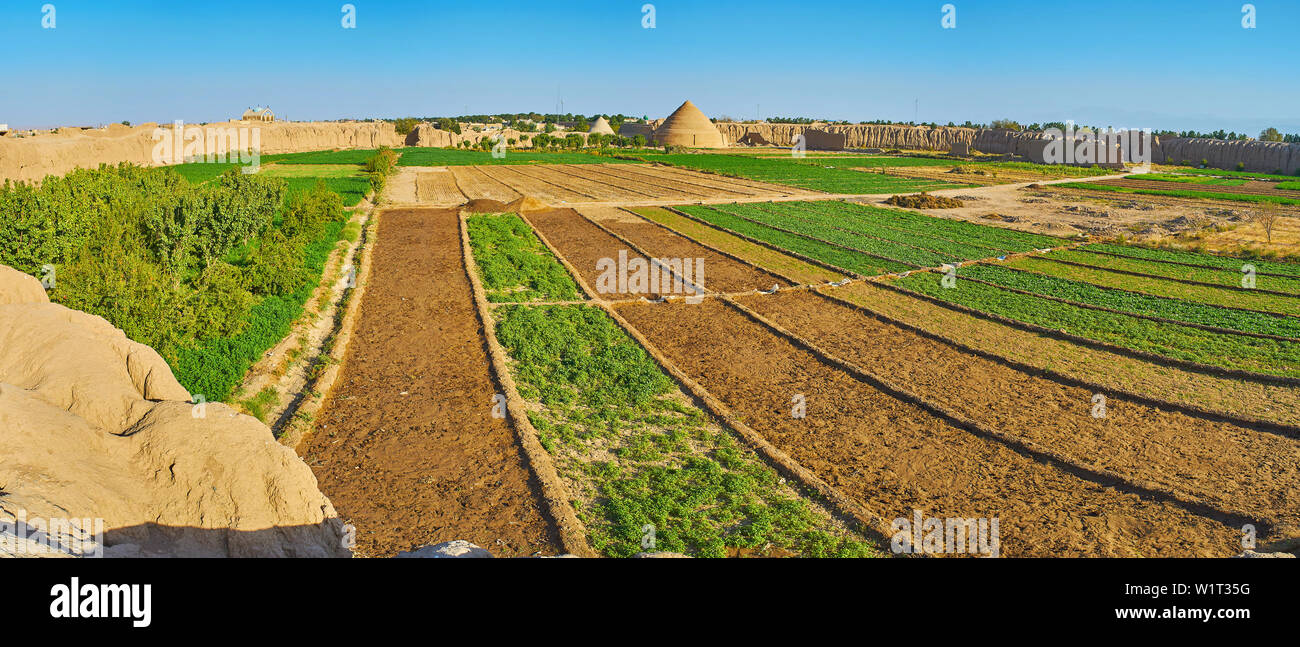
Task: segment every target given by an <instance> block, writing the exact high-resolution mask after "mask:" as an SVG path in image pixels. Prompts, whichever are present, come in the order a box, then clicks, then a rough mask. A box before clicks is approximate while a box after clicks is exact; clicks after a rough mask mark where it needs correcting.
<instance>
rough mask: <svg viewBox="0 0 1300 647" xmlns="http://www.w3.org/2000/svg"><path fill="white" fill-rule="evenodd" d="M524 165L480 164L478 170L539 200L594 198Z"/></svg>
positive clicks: (583, 200)
mask: <svg viewBox="0 0 1300 647" xmlns="http://www.w3.org/2000/svg"><path fill="white" fill-rule="evenodd" d="M529 168H530V167H526V166H508V165H501V166H481V167H479V171H481V172H482V173H483V174H484V175H486V176H488V177H490V178H492V179H494V180H496V181H498V182H500V183H502V184H504V185H506V186H509V187H510V188H511V190H513V191H516V192H518V193H520V194H523V195H528V196H532V197H534V198H540V199H541V200H543V201H545V202H548V203H551V204H559V203H562V202H591V201H593V200H595V198H594V197H593V196H591V195H588V194H585V193H580V192H578V191H576V190H571V189H567V188H565V187H564V186H557V185H556V184H554V183H552V182H548V181H546V180H542V179H540V178H537V177H535V176H533V175H532V174H531V173H529V172H528V171H529Z"/></svg>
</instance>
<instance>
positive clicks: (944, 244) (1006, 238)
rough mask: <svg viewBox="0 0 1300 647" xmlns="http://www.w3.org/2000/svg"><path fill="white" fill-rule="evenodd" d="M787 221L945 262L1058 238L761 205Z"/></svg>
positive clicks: (872, 209) (880, 213)
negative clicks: (917, 250)
mask: <svg viewBox="0 0 1300 647" xmlns="http://www.w3.org/2000/svg"><path fill="white" fill-rule="evenodd" d="M761 206H762V207H763V208H765V209H769V210H772V211H775V212H777V213H780V214H782V215H786V216H789V217H793V218H802V219H809V220H814V221H818V222H822V223H825V224H829V225H834V226H836V227H840V228H844V229H848V230H851V231H855V232H858V233H862V234H866V235H870V236H873V237H876V238H883V239H886V240H892V241H895V242H899V243H905V244H908V245H913V246H916V247H921V248H924V249H928V250H932V251H935V252H939V253H942V254H945V255H947V256H949V260H969V259H976V258H989V257H993V256H999V255H1001V254H1003V253H1006V252H1008V251H1013V252H1027V251H1030V250H1033V249H1040V248H1044V247H1055V246H1057V245H1060V244H1061V243H1062V242H1064V241H1062V240H1061V239H1059V238H1052V237H1050V236H1040V235H1037V234H1029V233H1024V232H1019V231H1014V230H1010V229H1001V228H998V227H989V226H985V225H977V224H974V223H969V222H965V221H961V220H947V219H943V218H936V217H933V216H926V215H924V214H919V213H914V212H910V211H903V210H900V209H887V208H884V207H876V206H872V205H865V204H858V203H856V202H841V201H837V200H827V201H817V202H779V203H771V204H764V205H761Z"/></svg>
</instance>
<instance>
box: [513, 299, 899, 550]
mask: <svg viewBox="0 0 1300 647" xmlns="http://www.w3.org/2000/svg"><path fill="white" fill-rule="evenodd" d="M495 314H496V318H497V322H496V330H497V337H498V339H500V341H501V344H502V346H504V347H505V349H506V351H507V352H508V353H509V354H510V356H511V359H512V371H513V372H514V373H515V375H516V379H517V381H518V384H519V391H520V395H521V396H523V397H524V398H525V399H527V400H529V401H531V402H533V403H536V408H535V409H533V410H532V411H530V413H529V420H530V421H531V422H532V424H533V426H534V427H535V428H536V429H537V431H538V434H539V435H540V436H541V438H540V440H541V442H542V445H543V447H545V448H546V449H547V451H548V452H550V453H551V454H552V456H553V457H554V459H555V461H556V464H557V469H558V470H559V471H560V474H561V476H562V478H564V479H565V480H566V481H567V482H568V484H569V486H570V490H571V491H573V492H574V493H575V499H576V501H575V508H576V510H577V512H578V514H579V516H580V518H581V519H582V521H583V523H584V525H585V526H586V527H587V530H588V534H589V539H590V542H591V545H592V548H594V549H595V550H596V551H597V552H599V553H601V554H603V555H607V556H611V557H628V556H631V555H634V554H636V553H638V552H643V551H649V550H653V551H669V552H682V553H687V554H690V555H695V556H699V557H726V556H733V555H745V554H755V555H771V556H778V555H802V556H807V557H857V556H872V555H875V554H877V553H876V551H875V549H874V547H873V546H872V545H871V544H869V543H867V542H866V541H864V540H862V539H861V538H858V537H855V536H854V535H852V534H850V533H848V532H847V531H845V530H843V529H840V528H837V527H835V525H834V524H833V523H832V522H831V521H830V519H829V518H828V517H827V516H826V515H825V514H824V513H822V512H820V511H817V510H815V509H814V508H813V507H811V506H810V505H809V504H808V503H807V502H805V501H804V500H802V499H801V498H800V497H799V496H798V494H797V493H796V492H795V491H793V490H792V489H791V488H790V487H789V486H787V485H785V484H783V483H782V480H781V479H780V478H779V476H778V475H777V474H776V472H775V471H774V470H772V469H771V468H770V467H768V466H767V465H765V464H764V463H763V462H762V461H761V460H760V459H759V458H758V456H756V455H755V454H754V453H753V452H752V451H750V450H749V449H747V448H746V447H744V446H743V445H741V444H740V443H739V442H737V441H736V439H735V438H734V437H733V436H732V435H731V433H730V432H729V431H727V430H726V429H723V428H720V427H718V426H717V425H715V424H713V423H711V422H710V421H709V420H708V419H707V417H706V416H705V415H704V414H703V412H702V411H700V410H699V409H696V408H695V407H693V406H691V405H689V404H688V403H687V402H686V401H685V400H684V398H682V397H681V396H680V394H678V393H677V391H676V389H675V388H674V386H673V383H672V381H671V380H669V379H668V378H667V376H665V375H664V374H663V372H662V371H661V370H660V369H659V366H658V365H657V364H656V363H655V362H654V360H653V359H652V358H651V357H650V356H649V354H647V353H646V352H645V350H644V349H642V348H641V347H640V346H638V345H637V344H636V342H634V341H633V340H632V339H631V338H629V337H628V336H627V335H626V334H625V333H623V331H622V330H621V329H620V328H619V327H618V325H617V324H615V323H614V321H613V320H612V319H610V318H609V316H608V315H606V314H605V313H604V312H603V311H602V310H600V309H598V308H595V307H589V306H505V307H502V308H499V309H497V310H496V311H495ZM651 542H652V543H651Z"/></svg>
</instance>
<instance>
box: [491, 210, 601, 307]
mask: <svg viewBox="0 0 1300 647" xmlns="http://www.w3.org/2000/svg"><path fill="white" fill-rule="evenodd" d="M466 229H467V230H468V232H469V241H470V249H471V250H472V251H473V254H474V263H475V264H476V265H477V266H478V271H479V276H480V277H481V278H482V279H483V288H484V290H486V291H487V296H488V300H489V301H494V302H498V303H503V302H514V303H524V302H528V301H570V300H575V299H578V298H579V296H578V286H577V285H576V284H574V282H573V279H572V278H570V277H569V275H568V273H567V272H565V270H564V267H563V266H561V265H560V263H559V261H557V260H555V257H554V256H552V255H551V253H550V251H549V250H547V249H546V247H545V246H544V245H542V242H541V241H540V240H538V239H537V235H536V234H534V233H533V230H532V228H531V227H529V226H528V223H525V222H524V221H523V220H522V219H521V218H520V217H519V216H516V215H514V214H510V213H503V214H484V215H476V216H470V217H469V218H468V219H466Z"/></svg>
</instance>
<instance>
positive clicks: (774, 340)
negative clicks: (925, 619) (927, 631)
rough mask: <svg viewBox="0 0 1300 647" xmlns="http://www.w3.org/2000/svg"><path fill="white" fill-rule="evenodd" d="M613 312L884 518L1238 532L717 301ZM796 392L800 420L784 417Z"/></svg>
mask: <svg viewBox="0 0 1300 647" xmlns="http://www.w3.org/2000/svg"><path fill="white" fill-rule="evenodd" d="M618 311H619V313H620V314H622V315H623V316H624V317H626V318H627V319H628V320H629V321H630V322H631V324H632V325H633V326H635V327H636V328H637V329H638V330H640V331H641V332H642V333H643V334H644V335H646V337H647V338H649V340H650V341H651V343H653V344H654V345H655V346H656V347H657V348H658V349H659V350H660V351H662V352H663V353H664V354H665V355H666V356H668V357H669V358H670V359H671V360H672V361H673V362H675V363H676V364H677V366H678V367H679V368H681V369H682V370H683V371H685V372H686V373H687V374H688V375H689V376H690V377H692V378H694V379H695V380H697V381H699V382H700V383H701V384H702V385H703V386H704V388H706V389H708V390H709V391H710V392H712V393H713V394H714V395H716V396H717V397H719V398H721V399H722V401H724V402H725V403H726V404H727V405H728V406H729V407H730V408H731V409H732V410H733V412H734V413H735V414H736V415H738V416H740V417H741V419H743V420H744V421H745V422H746V423H748V424H749V425H750V426H752V427H753V428H755V429H756V430H758V431H759V432H760V433H762V434H764V435H765V437H766V438H767V440H769V441H770V442H772V443H773V444H774V445H776V446H777V447H778V448H780V449H781V450H782V451H784V452H786V453H787V454H789V455H790V456H791V457H792V458H794V459H795V460H796V461H799V463H801V464H802V465H803V466H805V467H807V468H808V469H810V470H812V471H813V472H814V473H815V474H816V475H817V476H819V477H821V478H822V479H825V480H826V481H827V482H829V483H830V484H831V485H832V486H833V487H835V488H836V489H838V490H840V491H841V492H843V493H844V494H845V495H847V496H848V497H850V498H851V499H853V500H855V501H859V502H861V504H862V505H863V506H864V507H865V508H867V509H868V510H871V511H872V512H874V513H875V514H876V515H879V516H880V517H882V518H884V519H894V518H899V517H904V518H906V517H909V516H910V515H911V514H912V513H913V510H920V511H922V513H923V514H924V515H926V516H929V517H941V518H942V517H963V518H972V517H996V518H998V519H999V521H1000V534H1001V545H1002V554H1003V555H1009V556H1061V555H1092V556H1138V555H1141V556H1175V555H1180V556H1187V555H1202V556H1226V555H1231V554H1234V553H1236V552H1239V551H1240V531H1239V530H1237V529H1235V528H1230V527H1228V526H1225V525H1224V524H1221V523H1219V522H1216V521H1211V520H1209V519H1206V518H1203V517H1200V516H1197V515H1194V514H1191V513H1189V512H1187V511H1185V510H1183V509H1182V508H1180V507H1177V506H1175V505H1172V504H1169V503H1162V502H1157V501H1147V500H1143V499H1142V498H1141V497H1139V496H1138V495H1136V494H1132V493H1128V492H1124V491H1120V490H1118V489H1115V488H1112V487H1106V486H1103V485H1100V484H1098V483H1094V482H1092V481H1089V480H1085V479H1083V478H1080V477H1078V476H1075V475H1073V474H1071V473H1067V472H1066V471H1063V470H1062V469H1060V468H1058V467H1056V466H1054V465H1052V464H1049V463H1046V462H1040V461H1039V460H1036V459H1034V458H1032V457H1029V456H1026V455H1023V454H1021V453H1018V452H1016V451H1013V450H1011V449H1009V448H1007V447H1006V446H1004V445H1002V444H1000V443H998V442H995V441H992V440H987V439H984V438H981V437H978V436H976V435H974V434H972V433H970V432H967V431H965V430H961V429H958V428H956V427H953V426H951V425H949V424H947V423H945V422H943V421H942V420H940V419H938V418H936V417H934V416H932V415H929V414H927V413H926V412H924V411H923V410H921V409H920V408H918V407H916V406H914V405H911V404H907V403H904V402H902V401H900V400H897V399H895V398H893V397H890V396H888V395H885V394H884V393H882V392H880V391H877V390H876V389H874V388H872V387H870V386H868V385H867V384H865V383H863V382H860V381H858V380H855V379H853V378H852V377H850V376H849V375H847V374H846V373H844V372H843V371H839V370H835V369H832V368H830V367H828V366H827V365H825V364H823V363H822V362H821V361H819V360H818V359H817V358H816V357H815V356H813V355H812V354H811V353H809V352H807V351H805V350H802V349H800V348H798V347H796V346H794V345H793V344H791V343H790V342H788V341H787V340H785V339H783V338H781V337H778V336H777V335H775V334H774V333H772V332H770V331H769V330H767V329H766V328H763V327H762V326H760V325H759V324H757V323H755V322H753V321H751V320H750V319H748V318H746V317H745V316H744V315H742V314H740V313H739V312H737V311H735V310H734V309H731V308H729V307H728V306H726V305H725V304H722V303H720V302H718V301H717V300H714V299H707V300H705V301H704V303H701V304H697V305H689V304H654V305H650V304H646V305H624V306H619V307H618ZM797 396H802V398H804V401H805V402H806V406H807V412H806V417H804V418H796V417H795V416H794V415H792V412H793V410H792V402H794V399H795V398H796V397H797Z"/></svg>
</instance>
